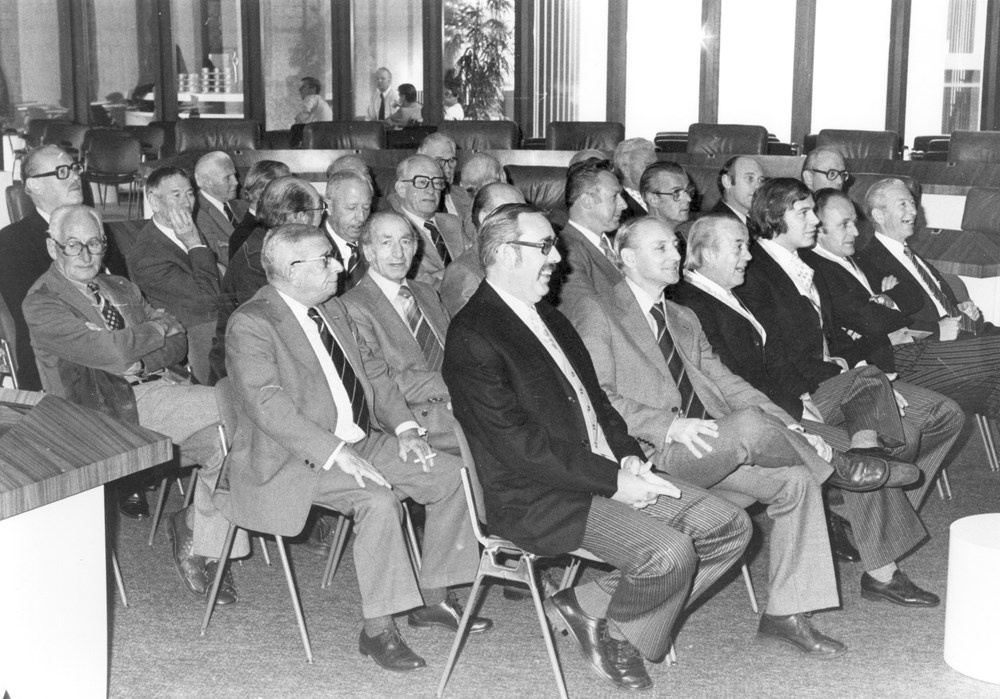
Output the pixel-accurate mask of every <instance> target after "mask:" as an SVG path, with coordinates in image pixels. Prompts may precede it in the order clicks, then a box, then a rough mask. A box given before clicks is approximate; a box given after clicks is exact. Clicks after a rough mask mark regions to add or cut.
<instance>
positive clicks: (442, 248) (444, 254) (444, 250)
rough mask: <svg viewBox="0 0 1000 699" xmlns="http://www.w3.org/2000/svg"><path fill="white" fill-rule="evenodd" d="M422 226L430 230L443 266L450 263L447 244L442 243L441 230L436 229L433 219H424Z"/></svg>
mask: <svg viewBox="0 0 1000 699" xmlns="http://www.w3.org/2000/svg"><path fill="white" fill-rule="evenodd" d="M424 228H426V229H427V230H428V231H430V234H431V241H433V243H434V248H435V249H436V250H437V253H438V255H440V256H441V260H442V261H443V262H444V266H445V267H447V266H448V265H450V264H451V255H450V254H448V246H447V245H445V244H444V237H443V236H442V235H441V231H439V230H438V227H437V226H436V225H434V222H433V221H424Z"/></svg>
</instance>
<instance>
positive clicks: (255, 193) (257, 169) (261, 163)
mask: <svg viewBox="0 0 1000 699" xmlns="http://www.w3.org/2000/svg"><path fill="white" fill-rule="evenodd" d="M291 174H292V171H291V170H290V169H288V166H287V165H285V164H284V163H283V162H281V161H280V160H258V161H257V162H256V163H254V164H253V166H252V167H251V168H250V172H248V173H247V178H246V179H245V180H243V199H244V201H247V202H249V203H250V205H251V206H253V207H254V208H256V207H257V202H258V201H260V195H261V194H263V193H264V188H265V187H267V185H268V184H270V182H271V180H275V179H277V178H279V177H289V176H290V175H291Z"/></svg>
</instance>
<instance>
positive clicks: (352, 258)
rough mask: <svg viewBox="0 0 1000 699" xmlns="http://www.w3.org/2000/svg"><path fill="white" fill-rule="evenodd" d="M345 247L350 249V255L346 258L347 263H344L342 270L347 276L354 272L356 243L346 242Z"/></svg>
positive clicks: (356, 255) (356, 263) (356, 253)
mask: <svg viewBox="0 0 1000 699" xmlns="http://www.w3.org/2000/svg"><path fill="white" fill-rule="evenodd" d="M347 248H348V249H349V250H350V251H351V256H350V257H349V258H347V264H346V265H344V271H345V272H346V273H347V275H348V276H350V275H351V273H352V272H354V269H355V267H357V266H358V246H357V244H356V243H348V244H347Z"/></svg>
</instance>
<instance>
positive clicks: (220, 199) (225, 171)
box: [194, 151, 246, 272]
mask: <svg viewBox="0 0 1000 699" xmlns="http://www.w3.org/2000/svg"><path fill="white" fill-rule="evenodd" d="M194 182H195V184H196V185H197V186H198V201H197V204H196V205H195V217H194V223H195V225H196V226H198V230H199V231H200V232H201V235H202V236H203V237H204V238H205V242H206V243H208V247H210V248H211V249H212V252H214V253H215V259H216V260H218V262H219V265H220V267H221V271H223V272H224V271H225V267H226V265H227V264H229V258H230V254H229V238H230V236H232V234H233V230H234V229H235V228H236V226H237V224H239V222H240V219H242V218H243V216H244V215H245V214H246V205H245V204H244V203H243V202H242V201H240V200H239V199H237V198H236V194H237V192H238V191H239V188H240V182H239V180H238V179H237V178H236V166H235V165H233V159H232V158H230V157H229V156H228V155H227V154H225V153H223V152H222V151H213V152H211V153H206V154H205V155H203V156H201V157H200V158H199V159H198V162H197V163H195V166H194Z"/></svg>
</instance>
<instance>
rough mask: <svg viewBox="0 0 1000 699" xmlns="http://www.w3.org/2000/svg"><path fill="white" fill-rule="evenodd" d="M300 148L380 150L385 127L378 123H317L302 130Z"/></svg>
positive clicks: (383, 142)
mask: <svg viewBox="0 0 1000 699" xmlns="http://www.w3.org/2000/svg"><path fill="white" fill-rule="evenodd" d="M302 147H303V148H313V149H328V150H381V149H383V148H385V126H384V125H383V124H382V122H379V121H317V122H313V123H311V124H306V125H305V127H304V128H303V129H302Z"/></svg>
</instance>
